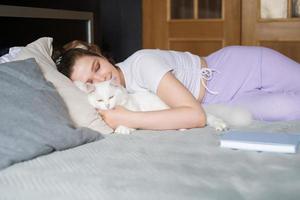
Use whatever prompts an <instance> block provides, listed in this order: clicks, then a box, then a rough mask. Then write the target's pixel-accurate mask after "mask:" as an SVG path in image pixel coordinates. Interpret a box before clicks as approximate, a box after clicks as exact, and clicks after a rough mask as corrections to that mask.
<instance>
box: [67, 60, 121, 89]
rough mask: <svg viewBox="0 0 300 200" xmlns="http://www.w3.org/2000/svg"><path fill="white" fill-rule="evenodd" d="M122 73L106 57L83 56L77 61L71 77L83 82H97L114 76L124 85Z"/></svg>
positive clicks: (73, 79)
mask: <svg viewBox="0 0 300 200" xmlns="http://www.w3.org/2000/svg"><path fill="white" fill-rule="evenodd" d="M121 73H122V72H121V71H118V70H117V69H116V68H115V66H113V65H112V64H111V63H110V62H108V61H107V60H106V59H105V58H102V57H98V56H82V57H80V58H78V59H77V60H76V61H75V64H74V66H73V72H72V74H71V77H70V78H71V80H72V81H81V82H83V83H97V82H102V81H107V80H110V79H112V78H114V79H115V81H116V82H117V83H118V84H122V85H123V83H122V81H121V76H122V74H121Z"/></svg>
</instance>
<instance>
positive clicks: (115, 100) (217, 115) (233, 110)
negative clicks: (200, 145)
mask: <svg viewBox="0 0 300 200" xmlns="http://www.w3.org/2000/svg"><path fill="white" fill-rule="evenodd" d="M74 84H75V85H76V86H77V87H78V88H79V89H81V90H82V91H84V92H86V93H88V100H89V102H90V104H91V105H92V106H94V107H95V108H98V109H102V110H107V109H112V108H114V107H115V106H117V105H120V106H123V107H125V108H126V109H128V110H132V111H154V110H164V109H168V108H169V107H168V106H167V105H166V104H165V103H164V102H163V101H161V99H160V98H159V97H158V96H157V95H155V94H153V93H151V92H136V93H132V94H131V93H128V92H127V90H126V89H125V88H123V87H121V86H119V85H116V84H115V83H114V81H113V80H110V81H104V82H100V83H95V84H93V85H92V84H84V83H82V82H78V81H75V82H74ZM204 110H205V112H206V115H207V125H208V126H211V127H214V128H215V129H216V130H217V131H224V130H227V129H228V128H229V127H228V125H229V126H245V125H248V124H250V123H251V121H252V117H251V114H250V113H249V112H248V111H246V110H244V109H242V108H238V107H230V106H227V105H221V104H214V105H207V106H204ZM134 130H135V129H132V128H128V127H125V126H119V127H117V128H116V129H115V132H116V133H122V134H129V133H131V132H132V131H134Z"/></svg>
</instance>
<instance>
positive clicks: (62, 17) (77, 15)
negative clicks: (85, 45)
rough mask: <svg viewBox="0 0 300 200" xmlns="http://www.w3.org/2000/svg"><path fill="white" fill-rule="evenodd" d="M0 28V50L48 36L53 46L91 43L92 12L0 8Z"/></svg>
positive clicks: (15, 7) (92, 38) (92, 37)
mask: <svg viewBox="0 0 300 200" xmlns="http://www.w3.org/2000/svg"><path fill="white" fill-rule="evenodd" d="M0 26H1V31H0V48H8V47H12V46H24V45H26V44H28V43H30V42H32V41H34V40H36V39H38V38H40V37H52V38H54V41H55V43H56V44H57V45H63V44H65V43H67V42H69V41H72V40H75V39H79V40H83V41H87V42H93V41H94V30H93V13H92V12H82V11H72V10H61V9H59V10H58V9H49V8H33V7H22V6H7V5H0Z"/></svg>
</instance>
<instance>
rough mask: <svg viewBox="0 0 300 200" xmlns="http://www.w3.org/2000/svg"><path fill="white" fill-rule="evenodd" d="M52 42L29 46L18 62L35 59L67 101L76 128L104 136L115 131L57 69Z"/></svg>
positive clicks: (41, 41) (42, 39) (35, 43)
mask: <svg viewBox="0 0 300 200" xmlns="http://www.w3.org/2000/svg"><path fill="white" fill-rule="evenodd" d="M52 41H53V39H52V38H50V37H43V38H40V39H38V40H36V41H34V42H32V43H30V44H28V45H27V46H26V47H24V48H23V49H22V50H21V51H20V52H19V54H18V55H17V57H16V60H24V59H27V58H35V60H36V62H37V63H38V65H39V67H40V68H41V70H42V72H43V74H44V76H45V78H46V79H47V80H48V81H50V82H51V83H53V85H54V86H55V88H56V89H57V91H58V93H59V94H60V96H61V97H62V98H63V100H64V101H65V103H66V105H67V107H68V110H69V114H70V116H71V119H72V120H73V121H74V123H75V125H76V126H78V127H88V128H90V129H93V130H95V131H99V132H101V133H103V134H108V133H112V132H113V130H112V129H111V128H110V127H109V126H107V125H106V124H105V122H104V121H103V120H102V119H101V117H100V116H99V114H98V113H97V111H96V110H95V109H94V108H93V107H92V106H91V105H90V104H89V103H88V100H87V96H86V94H85V93H84V92H82V91H80V90H79V89H78V88H77V87H76V86H75V85H74V84H73V83H72V81H71V80H70V79H69V78H67V77H66V76H65V75H63V74H62V73H60V72H59V71H58V70H57V69H56V65H55V63H54V62H53V60H52V58H51V54H52Z"/></svg>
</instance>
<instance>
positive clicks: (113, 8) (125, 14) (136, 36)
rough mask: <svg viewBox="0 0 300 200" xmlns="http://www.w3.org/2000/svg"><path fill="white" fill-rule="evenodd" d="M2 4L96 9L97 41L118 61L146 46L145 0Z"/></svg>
mask: <svg viewBox="0 0 300 200" xmlns="http://www.w3.org/2000/svg"><path fill="white" fill-rule="evenodd" d="M0 4H4V5H16V6H30V7H42V8H54V9H66V10H78V11H90V12H93V13H94V31H95V43H96V44H98V45H100V46H101V48H103V49H104V50H105V51H106V52H107V53H108V55H110V56H111V57H112V58H113V59H114V60H115V61H116V62H119V61H121V60H123V59H125V58H126V57H128V56H129V55H130V54H131V53H133V52H134V51H136V50H138V49H140V48H141V47H142V42H141V40H142V38H141V37H142V34H141V31H142V30H141V29H142V25H141V21H142V20H141V19H142V17H141V0H84V1H71V0H51V1H49V0H27V1H26V0H24V1H19V0H0Z"/></svg>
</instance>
